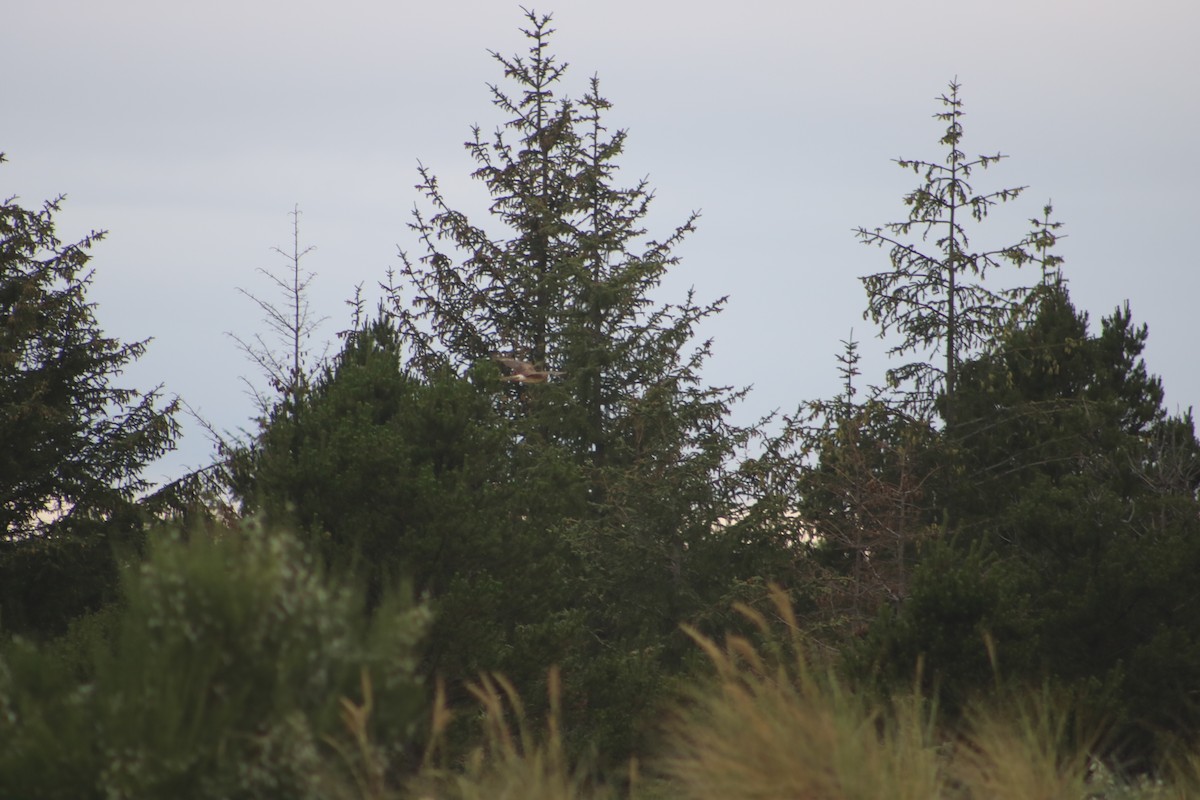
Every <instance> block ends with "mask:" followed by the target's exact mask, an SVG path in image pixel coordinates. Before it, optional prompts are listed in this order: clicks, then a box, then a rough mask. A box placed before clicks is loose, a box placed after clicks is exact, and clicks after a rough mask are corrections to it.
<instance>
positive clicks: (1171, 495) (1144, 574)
mask: <svg viewBox="0 0 1200 800" xmlns="http://www.w3.org/2000/svg"><path fill="white" fill-rule="evenodd" d="M1043 255H1045V253H1043ZM1029 306H1030V308H1029V313H1028V315H1027V316H1026V317H1025V318H1024V319H1023V320H1022V321H1021V322H1020V323H1019V324H1017V325H1014V326H1012V327H1011V328H1010V329H1009V330H1007V331H1006V332H1005V333H1004V335H1003V336H1002V337H1001V339H1000V341H998V342H997V343H996V344H995V345H994V346H993V347H991V348H989V349H988V350H987V351H986V352H984V353H980V354H978V355H976V356H975V357H973V358H972V359H970V360H968V361H966V362H964V363H963V365H962V369H961V373H960V381H959V385H958V396H957V401H958V406H957V408H958V411H957V414H958V418H957V419H958V421H957V423H956V428H955V430H954V432H953V437H954V447H953V452H954V466H955V468H957V469H958V470H959V472H960V474H961V475H962V476H963V477H962V480H959V481H957V482H956V483H955V485H954V488H953V491H952V492H950V493H949V494H948V495H945V496H943V497H942V506H943V507H944V508H945V509H946V511H947V516H949V517H950V518H951V519H953V520H954V521H955V522H954V528H955V534H956V535H955V536H953V537H950V538H948V539H946V540H945V541H944V542H943V543H942V544H941V545H940V547H939V548H937V549H936V551H935V552H934V553H933V554H932V555H931V556H928V557H927V558H926V559H925V560H924V561H923V562H922V564H921V566H920V568H919V570H918V574H917V575H916V577H915V579H914V586H913V591H912V594H911V595H910V598H909V601H908V602H907V603H906V604H905V605H904V606H903V607H902V608H901V609H900V611H899V613H898V614H897V615H896V616H895V617H894V618H886V619H882V620H880V622H879V624H878V625H877V628H876V630H875V632H874V634H875V636H874V637H873V638H872V640H871V641H872V644H871V646H872V647H873V648H874V649H873V650H872V654H873V658H872V659H871V661H870V663H871V665H872V667H873V668H876V667H879V666H881V665H882V666H883V667H884V670H883V673H884V674H886V673H887V672H888V671H889V670H896V671H897V672H898V673H899V674H900V676H901V678H900V681H901V683H904V682H906V681H910V680H911V679H912V678H913V675H912V674H911V669H912V667H913V665H914V664H916V663H917V660H918V659H921V660H922V661H923V664H924V667H925V670H926V677H927V678H931V679H933V680H934V681H938V682H940V688H941V691H942V699H943V701H944V702H945V705H946V707H947V708H951V709H952V708H955V707H958V706H959V704H961V703H962V702H964V701H965V700H966V699H967V698H969V697H970V696H971V695H972V694H973V693H977V692H980V691H983V690H987V689H989V688H991V687H992V686H993V685H994V681H995V680H996V676H995V675H994V670H995V668H996V664H998V667H999V671H1000V677H1001V678H1002V679H1003V680H1005V681H1011V682H1013V683H1016V684H1019V685H1030V684H1034V685H1036V684H1040V683H1043V682H1048V683H1050V684H1051V685H1054V686H1056V687H1059V688H1062V689H1064V690H1067V691H1070V692H1071V693H1072V694H1073V695H1074V697H1075V700H1076V702H1077V703H1078V705H1079V707H1080V713H1082V714H1091V715H1093V716H1095V717H1097V718H1100V719H1103V720H1104V721H1105V722H1107V723H1109V724H1110V725H1111V726H1112V729H1113V738H1112V740H1111V742H1109V743H1108V745H1109V746H1112V747H1115V748H1117V749H1118V750H1121V751H1122V752H1123V754H1124V755H1125V756H1128V757H1132V758H1138V759H1147V758H1151V757H1153V756H1155V755H1161V754H1162V753H1163V750H1162V748H1163V747H1164V746H1166V744H1167V743H1169V741H1170V740H1172V739H1182V740H1193V741H1194V739H1195V738H1196V737H1197V736H1198V735H1200V706H1197V705H1195V704H1192V703H1190V702H1187V701H1183V702H1181V698H1186V697H1187V695H1188V692H1189V691H1190V689H1189V688H1188V687H1191V686H1194V685H1195V682H1196V681H1197V680H1198V679H1200V657H1198V656H1197V654H1198V653H1200V626H1197V625H1196V624H1195V621H1194V619H1193V618H1192V616H1191V615H1188V614H1184V613H1181V612H1182V610H1183V609H1184V608H1187V607H1189V605H1190V604H1191V603H1193V602H1194V600H1195V596H1196V590H1195V573H1196V570H1197V569H1200V523H1198V520H1200V505H1198V503H1197V488H1198V487H1200V442H1197V440H1196V436H1195V431H1194V425H1193V421H1192V418H1191V415H1190V413H1188V414H1185V415H1183V416H1176V417H1172V416H1169V415H1168V414H1167V413H1166V412H1165V410H1164V409H1163V408H1162V399H1163V390H1162V385H1161V382H1160V381H1159V380H1158V378H1156V377H1154V376H1152V375H1150V374H1149V372H1148V371H1147V369H1146V366H1145V363H1144V362H1143V360H1142V358H1141V353H1142V350H1143V348H1144V346H1145V342H1146V338H1147V335H1148V332H1147V329H1146V327H1145V326H1144V325H1142V326H1137V325H1134V324H1133V321H1132V315H1131V313H1130V311H1129V308H1128V306H1127V305H1126V306H1124V307H1121V308H1118V309H1116V310H1115V311H1114V313H1112V314H1111V315H1109V316H1107V317H1105V318H1104V319H1103V320H1102V323H1101V325H1100V329H1099V331H1092V330H1090V329H1089V325H1088V318H1087V315H1086V314H1085V313H1082V312H1080V311H1078V310H1077V309H1076V308H1075V306H1074V305H1073V304H1072V302H1071V300H1070V297H1069V294H1068V292H1067V289H1066V284H1065V282H1063V281H1061V280H1056V279H1054V280H1048V281H1046V282H1045V283H1044V284H1043V285H1042V286H1040V287H1038V288H1036V289H1035V290H1034V292H1033V294H1032V296H1031V298H1030V302H1029ZM943 435H950V434H949V432H944V433H943ZM985 637H986V638H987V639H988V640H989V641H990V647H991V652H992V656H993V657H994V658H995V659H997V660H996V662H995V663H994V664H993V665H991V666H989V663H988V662H989V659H988V656H987V655H986V654H987V646H985ZM1141 763H1142V764H1146V763H1148V762H1145V761H1143V762H1141Z"/></svg>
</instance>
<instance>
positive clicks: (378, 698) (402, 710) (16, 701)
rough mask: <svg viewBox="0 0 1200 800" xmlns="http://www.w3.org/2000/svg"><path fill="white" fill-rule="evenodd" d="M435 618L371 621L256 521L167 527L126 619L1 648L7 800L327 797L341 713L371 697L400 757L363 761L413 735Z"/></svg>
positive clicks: (1, 783) (132, 571)
mask: <svg viewBox="0 0 1200 800" xmlns="http://www.w3.org/2000/svg"><path fill="white" fill-rule="evenodd" d="M426 617H427V612H426V611H425V609H423V608H410V607H405V605H404V604H403V603H400V602H397V601H395V600H385V602H384V603H383V604H382V605H381V606H380V607H379V608H377V609H376V610H375V611H374V613H373V614H372V615H371V616H370V618H369V619H368V617H367V615H366V614H365V613H364V610H363V602H362V597H361V593H356V592H354V591H352V590H351V589H349V588H347V587H346V586H344V585H342V584H340V583H339V582H338V581H335V580H331V579H329V578H327V577H326V576H323V575H322V574H321V572H320V571H319V570H317V569H316V568H315V566H314V562H313V560H312V559H311V558H310V557H309V555H308V554H307V552H306V551H304V550H303V549H302V548H301V546H300V545H299V544H298V543H297V542H296V541H295V540H294V539H293V538H292V537H291V536H290V535H288V534H285V533H282V532H278V531H269V530H265V529H263V528H262V527H260V526H259V525H257V524H256V523H255V522H253V521H251V522H248V523H246V524H245V525H243V526H241V527H239V528H236V529H216V530H206V531H194V532H192V533H190V534H184V533H182V532H180V531H165V532H162V533H161V534H159V535H158V536H157V537H156V538H154V539H152V541H151V543H150V548H149V553H148V556H147V558H146V560H145V561H144V562H141V563H139V564H136V565H133V566H129V567H127V568H126V569H125V572H124V574H123V575H122V601H121V603H120V605H119V606H118V607H116V608H114V609H110V610H109V611H108V612H105V615H104V616H100V617H95V618H91V619H88V620H86V621H84V622H83V623H82V624H78V625H76V626H75V627H74V628H73V629H72V630H71V632H70V633H69V634H68V635H67V636H66V637H65V638H64V639H62V640H60V641H58V642H55V643H52V644H51V645H47V646H41V647H38V646H34V645H32V644H30V643H27V642H22V641H20V640H14V641H12V642H10V643H9V644H8V645H7V646H6V647H5V649H4V650H3V651H2V653H0V796H4V797H29V798H35V797H70V798H86V797H106V798H149V797H172V798H176V797H198V798H204V797H213V798H240V797H245V798H252V797H253V798H258V797H288V798H296V797H315V796H326V791H325V790H324V789H323V788H322V785H323V783H324V782H326V781H327V780H335V779H336V777H337V776H336V775H335V773H336V769H335V768H334V767H332V766H329V765H334V764H339V766H341V765H340V757H337V756H334V754H333V749H332V748H330V747H328V746H327V742H328V741H330V740H331V739H336V737H338V736H340V735H342V733H341V731H340V726H341V723H340V721H339V709H340V705H339V701H340V699H341V698H343V697H357V696H358V694H359V692H360V689H359V687H360V686H361V685H364V684H366V683H367V682H369V685H370V686H372V687H373V691H374V695H375V711H374V713H373V714H372V716H371V720H370V724H371V731H370V734H371V736H372V739H373V741H377V742H386V743H388V747H389V748H390V751H388V752H384V751H379V752H376V753H373V754H368V756H372V757H375V758H377V759H378V760H379V761H380V762H381V763H385V762H389V761H391V762H394V761H395V756H397V755H399V754H400V753H399V751H400V750H402V749H404V748H405V747H407V746H408V743H410V742H411V741H412V739H413V736H414V734H415V729H416V721H417V717H418V714H419V712H420V707H421V702H422V701H421V697H422V690H421V688H420V686H419V681H418V679H417V678H416V677H415V672H416V664H417V659H416V652H415V650H416V644H417V642H418V640H419V639H420V637H421V635H422V632H423V631H424V629H425V627H426V624H427V619H426ZM347 752H348V751H347ZM344 766H345V767H347V768H349V769H352V770H353V769H359V768H361V766H362V765H360V764H345V765H344Z"/></svg>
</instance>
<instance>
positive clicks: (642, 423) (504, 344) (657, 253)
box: [392, 12, 748, 748]
mask: <svg viewBox="0 0 1200 800" xmlns="http://www.w3.org/2000/svg"><path fill="white" fill-rule="evenodd" d="M526 18H527V20H528V23H529V24H528V26H527V27H526V29H525V30H524V33H525V35H526V37H527V38H528V40H529V42H530V46H529V51H528V53H527V54H526V55H524V56H513V57H505V56H501V55H499V54H493V55H494V57H495V58H496V60H497V62H498V63H499V64H500V65H501V67H502V68H503V70H504V74H505V77H506V78H507V79H508V80H509V83H510V84H511V85H512V87H513V88H512V89H506V88H502V87H499V86H492V87H491V92H492V100H493V105H494V106H495V107H496V108H497V109H499V110H500V112H501V113H502V114H503V115H504V118H505V120H506V121H505V123H504V124H503V126H502V127H501V128H500V129H499V130H497V131H496V132H495V134H494V136H493V137H491V138H485V137H484V135H483V134H482V133H481V131H480V129H479V128H478V127H477V128H475V129H474V132H473V136H472V139H471V140H470V141H469V142H467V145H466V147H467V150H468V152H469V153H470V154H471V157H472V158H473V159H474V161H475V163H476V165H477V169H476V170H475V172H474V173H473V175H474V177H475V178H476V179H477V180H478V181H480V182H481V183H482V184H483V186H484V187H485V188H486V189H487V192H488V194H489V195H490V197H491V206H490V210H491V215H490V218H489V219H487V220H485V221H482V222H481V221H477V220H471V219H469V218H468V216H467V215H466V214H464V213H462V212H460V211H457V210H456V209H455V208H454V206H453V205H452V204H451V202H450V200H449V199H448V198H447V197H446V196H445V195H444V193H443V192H442V189H441V187H440V185H439V183H438V180H437V178H436V176H435V175H434V174H433V173H432V172H431V171H430V170H428V169H425V168H422V169H421V172H420V175H421V184H420V187H419V188H420V189H421V190H422V191H423V193H424V195H425V198H426V200H427V202H428V204H429V205H430V206H432V212H431V213H425V212H422V211H420V210H418V211H417V212H416V215H415V217H414V221H413V223H412V226H411V227H412V229H413V230H414V231H415V233H416V234H417V236H418V238H419V239H420V241H421V246H422V248H423V251H424V252H423V255H421V256H420V257H419V258H417V259H411V258H408V257H407V256H406V257H405V258H404V261H403V265H402V268H401V270H400V285H399V286H395V287H393V298H394V300H395V304H394V306H393V308H392V310H393V312H394V313H395V314H396V317H397V320H398V324H399V326H400V330H401V331H402V332H403V334H404V335H405V337H406V341H407V342H408V343H409V346H410V347H411V348H412V352H413V358H412V359H411V366H412V367H413V369H414V370H416V371H417V372H418V373H424V374H429V373H431V372H432V371H433V370H434V369H436V366H435V365H437V364H450V365H452V366H453V367H454V368H456V369H459V370H462V369H464V368H466V367H468V366H469V365H471V364H478V365H479V366H480V367H483V368H490V369H491V370H492V374H494V375H495V376H496V377H497V380H496V381H495V383H494V397H495V401H496V405H497V408H498V409H499V410H500V411H501V412H502V413H503V415H504V416H505V417H506V418H507V419H510V420H511V421H512V423H513V428H512V434H513V436H514V440H513V442H514V450H513V452H514V456H513V457H514V459H516V460H517V462H518V463H519V464H521V465H522V466H521V469H520V472H521V474H523V475H534V476H537V478H536V480H537V481H538V482H540V485H541V486H542V487H543V489H542V493H541V494H542V498H543V499H542V500H541V501H539V503H537V504H535V505H533V506H531V507H530V508H528V509H527V510H526V511H525V516H526V518H527V520H528V521H529V522H530V523H531V524H535V523H536V524H542V525H545V526H547V530H551V531H553V532H554V533H555V535H556V536H558V537H560V538H561V539H562V540H564V541H569V542H571V543H572V547H573V550H574V552H575V554H576V563H577V564H578V565H579V567H578V568H579V570H581V571H580V572H578V573H576V574H575V575H573V576H572V580H573V581H574V582H575V585H576V587H577V592H578V595H577V598H578V606H577V608H579V609H582V610H583V613H585V614H586V617H587V625H588V627H589V629H590V637H589V638H588V641H590V643H591V644H590V645H587V647H590V648H591V649H590V650H589V649H587V648H583V649H580V650H578V651H576V652H575V653H574V654H573V655H572V659H573V662H572V663H573V666H575V667H577V668H578V669H580V670H584V671H589V672H590V674H591V676H592V678H590V679H589V680H590V683H589V682H588V680H585V681H584V683H588V684H589V686H590V691H591V692H592V693H591V694H590V695H588V696H587V697H586V699H580V702H586V703H588V704H589V705H593V706H596V707H600V706H602V705H606V706H607V707H609V708H615V706H613V705H612V703H610V702H609V701H610V700H612V701H613V702H616V703H617V704H618V705H619V704H621V703H625V704H627V708H626V711H625V712H622V713H624V714H625V716H626V719H624V720H619V719H618V720H617V721H616V722H613V723H611V724H613V725H622V726H626V727H628V726H629V724H630V720H629V719H628V717H630V716H637V717H639V718H644V717H645V716H646V713H647V709H646V704H645V703H644V702H642V701H643V700H644V698H645V696H647V694H652V691H651V690H650V689H648V688H647V689H646V691H645V692H643V696H642V698H641V699H639V698H638V697H636V696H635V695H636V694H637V692H638V691H640V690H638V689H636V687H626V688H628V689H629V696H628V697H625V698H621V699H620V700H619V701H615V700H613V698H611V697H610V698H609V699H608V700H603V699H602V697H601V694H600V692H609V693H611V692H613V691H614V688H615V686H614V684H613V681H612V677H613V675H614V674H615V673H616V672H618V671H622V670H626V671H628V670H629V669H631V667H630V665H629V664H628V663H627V662H628V660H629V658H630V656H629V654H630V653H651V654H652V655H649V656H646V657H644V658H642V663H640V665H639V666H638V667H637V669H636V670H634V671H638V672H640V673H641V674H642V675H643V680H645V681H647V682H648V683H647V686H649V685H652V684H654V682H655V681H657V680H658V678H657V677H656V676H657V674H658V672H659V671H660V670H662V669H666V668H667V666H666V665H667V664H668V662H671V661H672V659H676V660H677V659H678V658H680V657H681V656H680V655H679V653H680V652H682V651H684V650H686V649H687V643H686V641H685V639H684V637H682V636H679V635H678V628H677V626H678V623H679V622H680V621H682V620H683V619H684V618H686V617H689V616H693V615H695V614H697V613H701V610H702V609H703V610H705V611H707V610H709V609H708V606H710V605H718V604H720V605H722V606H724V605H725V601H724V600H722V599H719V598H723V597H724V591H725V589H726V587H727V585H728V583H729V582H732V581H733V580H735V579H736V576H734V575H721V574H719V572H716V571H715V564H716V563H719V562H721V561H722V560H724V561H725V562H726V563H728V559H729V558H730V557H731V556H730V551H731V549H736V548H737V547H739V546H740V544H739V543H738V542H737V541H736V539H735V537H733V536H727V537H722V536H720V535H718V534H717V533H715V531H716V530H717V529H718V528H719V527H720V525H721V522H720V521H721V520H723V519H728V518H729V517H730V507H731V504H732V500H733V498H732V497H731V489H730V487H729V485H728V482H727V481H726V479H725V471H726V468H727V467H728V465H729V462H730V459H731V457H732V455H733V454H734V452H735V451H736V449H737V448H738V447H739V446H740V445H741V444H742V443H743V442H744V441H745V439H746V436H747V435H748V434H747V432H746V431H744V430H741V429H738V428H736V427H735V426H733V425H731V424H730V423H729V421H728V412H729V409H730V405H731V404H732V403H733V402H735V401H736V400H737V398H738V397H739V396H740V392H738V391H734V390H730V389H727V388H720V387H718V388H713V387H707V386H704V385H702V383H701V378H700V368H701V366H702V364H703V362H704V359H705V358H706V357H707V355H708V353H709V343H707V342H700V343H696V342H695V341H694V337H695V330H696V327H697V325H698V324H699V323H700V322H701V321H703V320H704V319H705V318H706V317H708V316H709V315H711V314H714V313H717V312H718V311H719V310H720V308H721V306H722V304H723V300H718V301H716V302H714V303H710V304H701V303H697V302H696V301H695V299H694V297H693V296H692V295H691V294H690V293H689V295H688V296H687V297H686V298H684V300H683V301H682V302H679V303H657V302H655V301H654V300H653V299H652V297H651V295H652V293H653V291H654V290H655V289H657V288H658V287H659V285H660V284H661V281H662V279H663V276H664V275H665V274H666V272H667V271H668V270H669V269H672V268H674V267H676V266H677V265H678V257H677V256H676V255H675V250H676V248H677V247H678V246H679V245H680V243H681V242H683V241H684V239H685V238H686V237H687V236H688V235H689V234H691V233H692V232H693V229H694V226H695V222H696V218H697V215H696V214H692V215H691V216H689V217H688V218H687V219H686V220H684V221H683V223H682V224H681V225H679V226H677V227H676V228H674V229H672V230H670V231H669V232H668V234H667V235H666V236H665V237H662V238H651V237H650V236H648V235H647V232H646V230H645V220H646V217H647V214H648V213H649V208H650V204H651V202H652V199H653V193H652V192H651V190H650V189H649V187H648V185H647V183H646V181H644V180H643V181H639V182H637V183H634V184H633V185H632V186H628V187H622V186H621V185H619V183H618V179H619V166H618V159H619V157H620V156H621V154H622V152H623V150H624V147H625V144H626V133H625V132H624V131H615V132H614V131H611V130H609V129H608V128H607V127H606V124H605V119H606V115H607V112H608V111H609V108H610V104H609V101H608V100H607V99H605V98H604V97H603V96H602V95H601V92H600V84H599V81H598V80H597V79H595V78H593V79H592V80H591V81H589V83H588V84H587V89H586V91H585V92H584V93H583V94H582V96H581V97H580V98H579V99H577V100H573V99H570V98H568V97H565V96H562V95H561V94H560V92H561V90H562V86H563V81H564V76H565V74H566V72H565V71H566V65H564V64H561V63H560V62H558V61H557V60H556V59H555V57H554V56H553V55H552V54H551V52H550V47H549V45H550V37H551V35H552V33H553V30H552V28H551V27H550V18H549V17H548V16H539V15H537V14H535V13H533V12H527V13H526ZM491 357H499V358H504V359H519V360H522V361H524V362H527V363H528V364H530V365H531V367H530V368H533V367H536V368H538V369H541V370H547V371H551V372H553V373H556V374H555V375H554V376H553V377H552V378H551V379H550V380H548V381H546V382H544V383H540V384H537V385H525V384H522V383H504V382H501V381H500V380H498V379H499V377H500V376H501V374H502V373H501V368H500V366H499V365H497V364H496V363H492V362H490V361H487V360H488V359H489V358H491ZM549 499H552V503H553V512H552V513H546V509H544V508H542V507H541V506H542V504H544V503H546V502H547V500H549ZM718 553H720V555H717V554H718ZM710 562H711V563H710ZM702 565H703V566H702ZM710 566H712V567H714V571H712V572H710V571H709V567H710ZM666 640H671V641H672V642H673V644H672V645H670V646H669V647H668V646H666V645H664V641H666ZM675 640H678V641H677V642H676V641H675ZM585 644H586V643H585ZM676 645H677V647H676ZM672 647H674V648H676V649H674V650H671V652H670V653H669V654H668V653H667V650H670V649H671V648H672ZM664 648H665V649H664ZM567 666H569V665H567V664H564V668H567ZM606 716H608V717H610V718H613V719H617V718H619V717H620V716H621V714H618V713H616V712H615V711H614V712H609V713H606ZM627 744H628V743H627V742H623V743H622V744H618V745H616V746H617V747H620V748H624V747H625V746H626V745H627Z"/></svg>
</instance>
